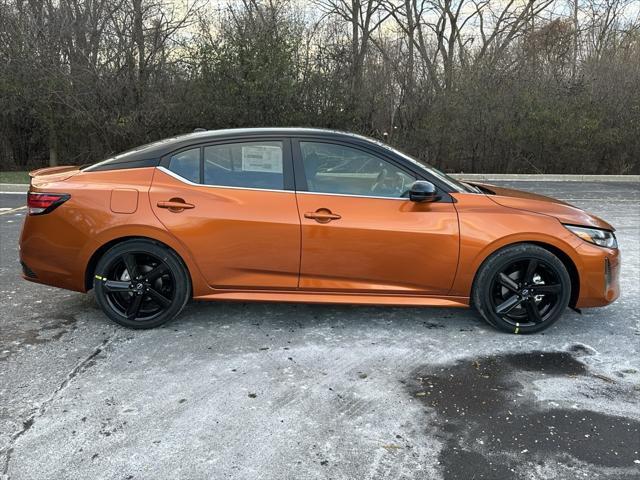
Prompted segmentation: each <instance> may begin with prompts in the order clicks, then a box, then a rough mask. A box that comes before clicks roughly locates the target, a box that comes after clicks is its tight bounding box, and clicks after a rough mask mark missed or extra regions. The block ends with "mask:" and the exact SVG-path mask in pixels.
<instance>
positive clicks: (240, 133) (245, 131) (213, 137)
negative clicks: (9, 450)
mask: <svg viewBox="0 0 640 480" xmlns="http://www.w3.org/2000/svg"><path fill="white" fill-rule="evenodd" d="M261 136H283V137H289V136H314V137H326V138H332V139H334V140H338V139H345V140H357V141H359V142H366V143H374V144H377V145H379V146H382V145H383V144H382V143H381V142H379V141H378V140H375V139H373V138H368V137H365V136H362V135H358V134H355V133H350V132H343V131H340V130H331V129H323V128H301V127H275V128H229V129H222V130H204V131H195V132H192V133H187V134H184V135H176V136H173V137H168V138H164V139H162V140H158V141H156V142H152V143H148V144H146V145H141V146H139V147H135V148H132V149H130V150H127V151H125V152H122V153H119V154H118V155H115V156H113V157H110V158H108V159H106V160H104V161H102V162H99V163H96V164H94V165H91V166H89V167H87V168H86V169H85V170H86V171H94V170H108V169H110V168H113V167H116V166H119V167H120V168H122V167H123V166H124V165H123V164H127V166H129V165H131V166H134V165H135V166H146V163H148V162H149V166H151V165H152V164H153V162H155V163H156V164H157V162H158V161H159V159H160V158H161V157H163V156H165V155H167V154H168V153H171V152H173V151H175V150H179V149H181V148H184V147H189V146H190V145H196V144H201V143H207V142H209V141H217V140H224V139H227V138H228V139H231V138H243V137H250V138H253V137H261Z"/></svg>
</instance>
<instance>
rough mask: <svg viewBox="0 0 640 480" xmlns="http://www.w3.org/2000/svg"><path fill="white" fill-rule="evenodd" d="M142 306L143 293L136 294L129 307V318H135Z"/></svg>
mask: <svg viewBox="0 0 640 480" xmlns="http://www.w3.org/2000/svg"><path fill="white" fill-rule="evenodd" d="M140 307H142V295H134V296H133V298H132V300H131V303H130V304H129V307H128V308H127V319H129V320H134V319H135V318H136V317H137V316H138V312H140Z"/></svg>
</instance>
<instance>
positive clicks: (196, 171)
mask: <svg viewBox="0 0 640 480" xmlns="http://www.w3.org/2000/svg"><path fill="white" fill-rule="evenodd" d="M169 170H171V171H172V172H173V173H175V174H177V175H180V176H181V177H183V178H186V179H187V180H189V181H191V182H194V183H199V182H200V148H192V149H191V150H184V151H182V152H179V153H176V154H175V155H172V156H171V158H170V159H169Z"/></svg>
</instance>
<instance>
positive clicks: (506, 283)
mask: <svg viewBox="0 0 640 480" xmlns="http://www.w3.org/2000/svg"><path fill="white" fill-rule="evenodd" d="M498 282H499V283H500V285H502V286H503V287H505V288H507V289H509V290H511V291H512V292H513V293H518V284H517V283H516V282H515V281H513V279H512V278H511V277H509V276H508V275H505V274H504V273H502V272H501V273H500V275H499V276H498Z"/></svg>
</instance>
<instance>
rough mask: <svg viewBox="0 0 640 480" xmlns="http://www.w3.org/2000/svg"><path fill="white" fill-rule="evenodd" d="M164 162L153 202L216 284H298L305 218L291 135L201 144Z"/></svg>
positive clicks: (153, 190)
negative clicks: (297, 191) (298, 202)
mask: <svg viewBox="0 0 640 480" xmlns="http://www.w3.org/2000/svg"><path fill="white" fill-rule="evenodd" d="M161 165H162V166H160V167H158V169H157V171H156V173H155V175H154V178H153V183H152V186H151V191H150V199H151V205H152V208H153V210H154V212H155V214H156V215H157V217H158V218H159V219H160V221H161V222H162V223H163V224H164V225H165V227H166V228H167V229H168V230H169V231H170V232H171V233H172V234H173V235H174V236H175V237H176V238H177V239H178V240H180V241H181V242H182V243H183V244H184V245H186V247H187V248H188V249H189V250H190V251H191V253H192V255H193V257H194V259H195V261H196V262H197V264H198V266H199V268H200V270H201V271H202V273H203V275H204V277H205V278H206V279H207V282H208V283H209V285H210V286H211V287H214V288H232V289H238V288H248V289H268V288H287V289H288V288H296V287H297V285H298V274H299V266H300V220H299V218H298V210H297V207H296V197H295V193H294V191H293V173H292V164H291V142H290V140H289V139H285V138H260V139H238V140H233V141H232V140H227V141H220V142H217V143H213V144H208V145H198V146H193V147H190V148H185V149H183V150H181V151H178V152H174V153H173V154H171V155H169V156H167V157H166V158H164V159H163V160H162V162H161Z"/></svg>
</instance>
